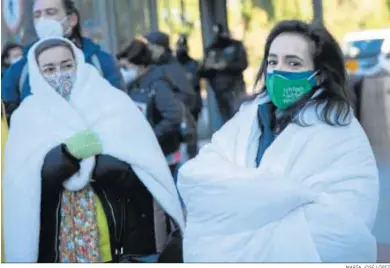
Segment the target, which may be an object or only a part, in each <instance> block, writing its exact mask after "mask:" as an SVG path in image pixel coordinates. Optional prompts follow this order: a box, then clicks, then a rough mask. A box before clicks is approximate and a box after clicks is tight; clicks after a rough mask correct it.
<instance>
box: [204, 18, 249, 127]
mask: <svg viewBox="0 0 390 268" xmlns="http://www.w3.org/2000/svg"><path fill="white" fill-rule="evenodd" d="M212 30H213V34H214V37H213V41H212V42H211V44H210V45H209V46H208V47H207V48H206V56H205V59H204V60H203V62H202V65H201V67H200V75H201V77H204V78H206V79H207V80H208V81H209V82H210V85H211V87H212V88H213V90H214V92H215V96H216V100H217V103H218V107H219V110H220V112H221V116H222V119H223V121H224V122H226V121H228V120H229V119H230V118H231V117H232V116H233V115H234V114H235V113H236V112H237V110H238V108H239V106H240V103H241V100H242V99H243V97H244V95H245V82H244V77H243V72H244V70H245V69H246V68H247V67H248V60H247V55H246V50H245V47H244V45H243V44H242V42H241V41H237V40H234V39H232V38H231V37H230V34H229V32H228V30H227V29H225V28H224V27H223V26H222V25H220V24H216V25H214V26H213V28H212Z"/></svg>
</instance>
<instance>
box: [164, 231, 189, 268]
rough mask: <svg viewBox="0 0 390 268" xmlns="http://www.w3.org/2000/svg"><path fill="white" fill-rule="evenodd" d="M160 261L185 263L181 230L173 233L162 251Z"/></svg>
mask: <svg viewBox="0 0 390 268" xmlns="http://www.w3.org/2000/svg"><path fill="white" fill-rule="evenodd" d="M158 262H159V263H183V238H182V236H181V235H180V232H179V231H176V232H175V233H174V234H173V235H172V239H171V240H170V242H169V243H168V245H167V247H166V248H165V249H164V251H163V252H162V253H161V255H160V257H159V259H158Z"/></svg>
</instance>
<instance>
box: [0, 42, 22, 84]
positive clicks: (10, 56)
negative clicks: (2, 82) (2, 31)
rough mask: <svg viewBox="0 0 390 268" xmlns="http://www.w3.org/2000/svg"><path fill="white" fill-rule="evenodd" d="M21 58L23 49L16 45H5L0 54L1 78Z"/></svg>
mask: <svg viewBox="0 0 390 268" xmlns="http://www.w3.org/2000/svg"><path fill="white" fill-rule="evenodd" d="M22 57H23V47H22V45H19V44H17V43H7V44H6V45H5V47H4V49H3V51H2V52H1V77H3V73H4V72H5V70H7V69H8V67H10V66H11V65H12V64H14V63H15V62H17V61H19V60H20V59H21V58H22Z"/></svg>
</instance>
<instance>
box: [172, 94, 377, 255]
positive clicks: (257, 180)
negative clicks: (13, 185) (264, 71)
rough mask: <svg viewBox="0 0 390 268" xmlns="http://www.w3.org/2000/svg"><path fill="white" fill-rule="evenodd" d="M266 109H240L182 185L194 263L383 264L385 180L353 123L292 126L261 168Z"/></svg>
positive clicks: (311, 116) (187, 168)
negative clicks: (380, 236) (379, 250)
mask: <svg viewBox="0 0 390 268" xmlns="http://www.w3.org/2000/svg"><path fill="white" fill-rule="evenodd" d="M261 101H262V99H257V100H255V101H253V102H252V103H249V104H245V105H243V106H242V107H241V109H240V111H239V112H238V114H237V115H236V116H235V117H234V118H233V119H232V120H230V121H229V122H228V123H227V124H225V125H224V126H223V128H222V129H221V130H220V131H218V132H217V133H216V134H214V136H213V138H212V141H211V143H210V144H208V145H206V146H205V147H204V148H203V149H202V150H201V152H200V154H199V155H198V156H197V157H196V158H195V159H193V160H191V161H189V162H188V163H187V164H185V165H184V166H183V167H182V168H181V170H180V172H179V178H178V188H179V192H180V194H181V196H182V198H183V200H184V203H185V205H186V210H187V213H188V214H187V226H186V230H185V234H184V259H185V261H189V262H375V261H376V241H375V238H374V237H373V235H372V234H371V228H372V226H373V223H374V221H375V217H376V211H377V206H378V195H379V194H378V173H377V168H376V163H375V159H374V155H373V152H372V150H371V147H370V144H369V142H368V139H367V137H366V135H365V133H364V131H363V129H362V128H361V126H360V125H359V123H358V122H357V120H356V119H355V118H352V120H351V123H350V124H349V125H348V126H345V127H332V126H329V125H327V124H324V123H322V122H320V121H319V120H318V118H317V116H316V114H315V111H314V108H313V109H308V110H306V112H305V113H304V114H303V116H305V120H306V119H307V120H308V123H312V124H313V125H312V126H309V127H300V126H298V125H295V124H290V125H289V126H288V127H287V128H286V129H285V130H284V131H283V132H282V133H281V134H280V135H279V136H278V138H277V139H276V140H275V142H274V143H273V144H272V145H271V146H270V147H269V148H268V150H267V151H266V152H265V154H264V156H263V159H262V162H261V165H260V166H259V168H256V167H255V164H254V159H255V154H253V149H252V148H253V147H255V148H257V145H258V138H259V136H260V130H259V127H258V123H257V120H256V116H257V107H258V105H259V103H260V102H261Z"/></svg>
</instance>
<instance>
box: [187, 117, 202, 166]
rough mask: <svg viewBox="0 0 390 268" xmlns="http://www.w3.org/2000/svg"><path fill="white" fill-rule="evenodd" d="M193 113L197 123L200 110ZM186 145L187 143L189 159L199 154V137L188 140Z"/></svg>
mask: <svg viewBox="0 0 390 268" xmlns="http://www.w3.org/2000/svg"><path fill="white" fill-rule="evenodd" d="M191 114H192V117H193V118H194V120H195V123H198V120H199V114H200V111H194V112H192V113H191ZM186 145H187V155H188V159H192V158H194V157H195V156H196V155H197V154H198V150H199V149H198V139H197V138H196V139H194V140H192V141H190V142H188V143H187V144H186Z"/></svg>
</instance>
